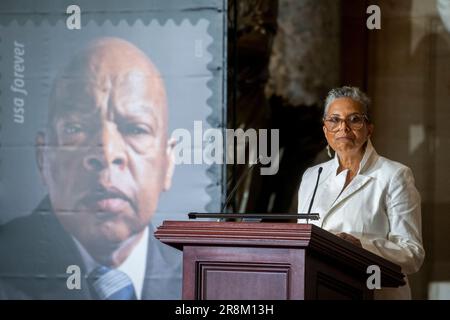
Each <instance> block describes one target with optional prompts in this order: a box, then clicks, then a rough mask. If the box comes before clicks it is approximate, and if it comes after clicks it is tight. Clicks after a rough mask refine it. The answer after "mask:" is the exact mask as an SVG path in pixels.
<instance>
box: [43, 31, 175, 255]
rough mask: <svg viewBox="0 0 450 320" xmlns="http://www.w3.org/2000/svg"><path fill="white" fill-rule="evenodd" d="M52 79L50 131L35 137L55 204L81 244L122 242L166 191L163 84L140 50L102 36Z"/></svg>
mask: <svg viewBox="0 0 450 320" xmlns="http://www.w3.org/2000/svg"><path fill="white" fill-rule="evenodd" d="M56 81H57V82H56V84H55V87H54V90H53V93H52V96H51V99H50V111H49V113H50V114H49V119H50V123H49V130H48V133H47V136H46V137H44V136H43V135H42V134H41V135H40V136H38V144H39V145H41V146H42V145H44V144H45V145H46V148H40V150H41V151H40V152H39V154H38V159H40V167H41V171H42V175H43V178H44V180H45V183H46V185H47V187H48V189H49V196H50V201H51V204H52V207H53V209H54V211H55V213H56V215H57V216H58V218H59V220H60V222H61V223H62V224H63V226H64V228H65V229H66V230H67V231H69V232H70V233H71V234H73V235H74V236H75V237H76V238H77V239H78V240H79V241H80V242H82V243H83V244H84V245H85V246H86V247H90V248H92V247H94V248H98V249H99V250H103V249H106V248H105V246H107V247H108V248H109V247H111V246H112V247H114V246H117V245H120V244H121V243H123V241H124V240H126V239H129V238H130V237H131V236H132V235H134V234H137V233H139V232H140V231H142V230H143V229H144V228H145V227H146V226H147V225H148V223H149V222H150V219H151V217H152V215H153V213H154V212H155V210H156V207H157V203H158V198H159V195H160V192H161V191H163V190H166V189H168V188H169V186H170V180H171V176H172V169H173V159H172V157H171V146H169V145H168V143H167V133H166V132H167V102H166V94H165V89H164V85H163V82H162V79H161V77H160V75H159V73H158V71H157V70H156V68H155V67H154V66H153V65H152V63H151V62H150V61H149V60H148V58H147V57H146V56H145V55H144V54H143V53H142V52H140V51H139V50H138V49H137V48H135V47H134V46H132V45H131V44H129V43H127V42H125V41H121V40H118V39H106V40H105V39H103V40H101V41H98V42H96V43H94V45H92V46H90V47H89V48H88V49H87V50H86V51H84V52H83V53H82V54H81V55H79V56H77V57H76V58H75V59H74V60H73V61H72V62H71V64H70V65H69V66H68V67H67V68H66V69H65V70H64V72H63V73H62V75H60V77H58V79H57V80H56ZM42 149H44V150H42ZM102 248H103V249H102Z"/></svg>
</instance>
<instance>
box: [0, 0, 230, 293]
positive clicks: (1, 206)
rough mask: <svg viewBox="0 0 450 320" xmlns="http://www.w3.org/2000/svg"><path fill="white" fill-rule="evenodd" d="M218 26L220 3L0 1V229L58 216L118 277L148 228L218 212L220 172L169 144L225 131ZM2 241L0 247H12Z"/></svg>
mask: <svg viewBox="0 0 450 320" xmlns="http://www.w3.org/2000/svg"><path fill="white" fill-rule="evenodd" d="M225 24H226V2H225V1H219V0H195V1H194V0H192V1H185V0H183V1H178V0H171V1H170V0H169V1H166V0H159V1H146V0H128V1H121V0H109V1H106V0H89V1H87V0H85V1H81V0H80V1H52V0H48V1H45V0H42V1H31V0H30V1H27V0H14V1H13V0H10V1H9V0H6V1H1V2H0V225H7V227H6V228H5V229H2V230H10V229H11V227H10V226H11V222H12V223H13V225H14V222H15V220H18V222H17V225H20V224H21V223H22V222H23V223H22V224H25V221H26V219H27V218H28V217H30V215H31V216H33V214H34V215H39V216H41V217H42V216H44V217H45V216H56V217H57V219H56V221H57V223H58V224H60V225H62V227H63V229H64V230H65V231H69V232H68V233H69V234H70V236H71V237H72V238H73V240H74V242H75V244H76V246H77V247H78V249H79V250H78V251H79V253H81V256H82V257H83V261H84V262H86V261H87V260H89V259H90V258H93V261H95V262H96V263H99V262H100V261H101V260H102V259H103V260H105V261H103V262H105V264H109V265H113V266H114V265H116V266H117V265H122V264H123V262H124V261H123V260H125V262H127V261H128V260H127V258H128V257H129V255H128V254H127V253H130V252H134V251H133V250H134V249H133V248H134V245H130V247H131V249H129V250H128V251H127V250H126V249H124V248H122V247H121V246H122V245H123V244H124V243H131V242H133V241H134V242H135V246H136V247H139V246H140V244H141V243H142V242H143V241H141V240H139V241H138V240H137V239H136V238H139V239H140V238H146V239H147V237H152V232H147V230H150V231H152V230H151V228H147V226H151V227H152V228H154V227H155V226H157V225H159V224H160V223H161V222H162V221H163V220H166V219H172V220H180V219H186V218H187V216H186V214H187V212H189V211H199V212H205V211H212V212H214V211H215V212H217V211H219V210H220V208H221V207H222V204H223V198H224V177H225V171H224V170H225V166H224V165H222V164H211V163H204V162H192V163H186V162H184V163H179V162H177V161H176V158H177V156H178V157H179V154H176V153H180V152H181V153H183V152H184V153H186V152H187V153H189V154H196V153H198V151H199V150H196V149H198V148H203V146H202V145H200V146H199V145H198V144H195V143H194V141H193V143H192V144H184V145H185V146H186V145H190V146H191V150H181V149H180V148H178V149H177V144H178V143H179V141H177V140H176V139H175V138H173V136H172V133H173V132H174V131H176V130H179V129H183V130H185V131H186V130H187V132H191V133H192V135H191V136H192V138H193V139H194V138H195V137H196V136H198V135H199V133H195V132H193V131H194V127H198V124H199V123H200V124H201V127H202V130H207V129H209V128H213V129H219V130H224V129H225V126H226V119H225V115H226V113H225V96H226V95H225V92H224V90H225V89H224V88H225V82H224V78H225V72H224V70H226V65H225V64H226V57H225V52H226V46H225V41H224V37H225V35H226V26H225ZM195 124H196V125H195ZM200 137H201V133H200ZM200 139H201V138H200ZM21 219H22V220H21ZM23 219H24V220H23ZM91 225H93V227H90V226H91ZM46 227H48V224H47V225H46ZM36 228H41V231H42V233H46V232H47V231H49V230H47V229H45V228H44V229H45V230H44V229H43V228H42V227H39V226H36ZM17 230H27V228H19V227H18V228H17ZM8 232H9V231H5V232H4V231H0V237H3V238H2V241H3V244H2V245H3V246H2V248H0V249H1V250H6V251H8V250H9V249H8V248H7V247H8V243H6V244H5V241H6V242H11V243H10V244H12V243H15V241H14V240H17V239H13V238H14V237H12V238H11V234H10V233H8ZM17 232H18V231H17ZM2 233H3V234H2ZM6 233H8V238H5V237H6V236H5V234H6ZM149 235H150V236H149ZM16 236H17V238H21V239H22V238H27V237H30V238H32V237H37V235H34V234H19V233H17V234H16ZM5 239H6V240H5ZM11 239H12V240H11ZM29 240H30V242H31V241H32V240H31V239H29ZM54 240H55V241H56V242H57V241H59V240H58V239H54ZM20 241H22V240H20ZM23 241H25V240H23ZM37 241H40V240H39V239H37ZM108 241H109V242H108ZM44 242H45V241H44ZM93 243H94V244H93ZM102 243H103V247H102ZM111 243H113V245H111V246H112V247H114V248H112V247H111V246H109V245H110V244H111ZM138 244H139V245H138ZM22 245H23V246H24V247H23V248H26V246H25V244H21V246H22ZM149 245H150V244H149ZM111 248H112V249H111ZM122 249H123V250H125V251H123V252H126V253H124V257H125V258H124V259H122V261H111V260H114V259H115V257H116V256H117V255H118V254H119V251H121V250H122ZM11 250H12V249H11ZM102 250H104V251H102ZM108 250H109V251H108ZM139 250H142V248H141V249H139ZM135 251H136V250H135ZM149 252H150V251H149ZM8 253H11V252H8ZM119 256H120V255H119ZM147 258H148V257H147ZM40 259H41V260H42V256H41V257H40ZM49 259H50V258H49ZM44 260H45V259H44ZM119 260H120V259H119ZM138 260H139V259H138ZM3 261H6V260H3ZM8 263H9V262H8ZM0 264H2V262H0ZM6 264H7V263H6V262H5V263H3V266H1V265H0V269H1V268H3V267H5V266H6ZM11 264H12V262H11ZM85 264H86V263H85ZM88 264H89V263H88ZM9 267H11V266H9ZM148 267H149V266H148V265H147V268H148ZM162 268H164V267H163V266H161V269H162ZM82 269H83V268H82ZM87 269H89V268H87ZM91 269H92V268H91ZM5 270H6V271H5ZM8 270H9V269H7V268H6V267H5V269H2V270H0V271H1V272H2V278H1V280H5V281H6V282H8V279H9V278H8V277H10V276H11V277H14V275H8ZM28 271H29V270H25V271H24V273H23V274H27V272H28ZM36 272H37V271H36ZM57 272H58V273H61V272H62V274H63V275H64V272H66V270H65V269H64V270H62V269H58V271H57ZM158 272H159V273H158ZM158 272H157V273H156V274H157V276H155V275H154V274H153V275H151V276H149V275H147V274H146V276H145V279H146V281H147V278H155V277H156V278H157V277H160V278H161V277H162V278H164V277H166V276H165V275H164V274H162V273H161V271H158ZM175 273H176V272H175ZM175 273H174V274H175ZM5 274H6V275H5ZM23 274H22V275H23ZM47 276H48V277H49V278H51V277H52V276H54V275H51V274H50V275H47ZM141 276H142V275H141ZM178 276H179V274H177V275H176V277H178ZM58 277H61V274H59V275H58ZM132 278H133V277H132ZM133 280H135V279H133ZM134 282H135V281H134ZM137 282H138V284H137V285H138V286H142V283H141V284H139V281H137ZM7 285H8V286H9V285H10V284H7ZM135 285H136V283H135ZM155 285H156V284H155ZM11 286H15V284H14V283H13V284H12V285H11ZM20 286H21V285H18V286H17V287H20ZM22 286H23V284H22ZM24 288H25V289H27V287H26V286H25V287H24ZM30 288H31V285H30ZM30 290H31V289H30ZM33 290H34V289H33ZM36 290H37V289H36ZM36 290H35V291H33V292H36ZM142 290H144V291H145V288H144V289H142ZM24 291H27V290H24ZM140 291H141V290H137V291H136V292H140ZM30 295H31V297H39V294H37V295H35V296H33V294H30ZM139 295H140V293H138V296H139ZM143 295H144V298H145V297H146V298H149V297H150V298H161V297H162V298H164V297H165V296H164V294H162V295H161V296H152V295H147V296H146V295H145V294H143ZM0 296H1V294H0ZM43 297H44V298H45V297H46V296H43ZM48 297H49V298H54V297H55V296H51V295H49V296H48ZM58 297H60V296H56V298H58ZM167 297H168V298H173V297H177V294H173V295H172V293H170V294H168V295H167Z"/></svg>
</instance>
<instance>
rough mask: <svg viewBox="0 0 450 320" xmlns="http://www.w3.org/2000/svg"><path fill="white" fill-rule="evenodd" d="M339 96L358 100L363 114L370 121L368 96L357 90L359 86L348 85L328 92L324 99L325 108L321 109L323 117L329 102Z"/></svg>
mask: <svg viewBox="0 0 450 320" xmlns="http://www.w3.org/2000/svg"><path fill="white" fill-rule="evenodd" d="M339 98H350V99H352V100H354V101H356V102H359V103H360V104H361V105H362V107H363V110H364V114H365V115H366V116H367V118H368V120H369V122H371V117H370V108H369V107H370V99H369V97H368V96H367V95H366V94H365V93H364V92H362V91H361V90H359V88H357V87H349V86H344V87H340V88H334V89H332V90H331V91H330V92H328V95H327V97H326V99H325V108H324V110H323V116H324V117H325V116H326V115H327V112H328V109H329V107H330V104H331V103H332V102H333V101H334V100H336V99H339Z"/></svg>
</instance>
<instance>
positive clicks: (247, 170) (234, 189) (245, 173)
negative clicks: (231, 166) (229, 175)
mask: <svg viewBox="0 0 450 320" xmlns="http://www.w3.org/2000/svg"><path fill="white" fill-rule="evenodd" d="M259 163H260V162H259V157H258V158H256V162H255V163H253V164H252V165H251V166H250V167H248V168H247V169H246V170H245V172H244V173H243V174H242V175H241V176H240V177H239V180H238V181H237V182H236V184H235V185H234V187H233V189H232V190H231V191H230V194H229V195H228V197H227V198H226V200H225V203H224V205H223V206H222V210H221V212H223V211H224V210H225V209H226V207H227V206H228V205H229V204H230V201H231V199H232V198H233V197H234V195H235V194H236V191H237V189H238V187H239V186H240V185H241V183H242V181H244V178H245V177H247V176H248V174H249V173H250V171H252V169H253V168H254V167H255V166H256V165H257V164H259Z"/></svg>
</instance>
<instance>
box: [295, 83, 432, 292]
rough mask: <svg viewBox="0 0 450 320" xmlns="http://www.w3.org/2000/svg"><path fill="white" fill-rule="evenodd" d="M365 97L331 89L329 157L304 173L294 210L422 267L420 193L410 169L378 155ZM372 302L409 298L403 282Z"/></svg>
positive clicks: (405, 266) (406, 268)
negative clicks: (331, 156)
mask: <svg viewBox="0 0 450 320" xmlns="http://www.w3.org/2000/svg"><path fill="white" fill-rule="evenodd" d="M369 107H370V100H369V98H368V97H367V96H366V95H365V94H364V93H363V92H362V91H360V90H359V89H358V88H355V87H341V88H336V89H333V90H331V91H330V92H329V93H328V96H327V98H326V100H325V109H324V115H323V132H324V134H325V137H326V139H327V142H328V148H331V149H333V150H334V152H335V156H334V158H333V159H331V160H329V161H328V162H325V163H322V164H319V165H317V166H314V167H311V168H309V169H307V170H306V171H305V173H304V174H303V178H302V182H301V185H300V189H299V206H298V211H299V212H300V213H304V212H307V211H310V212H314V213H319V214H320V220H318V221H313V222H312V223H314V224H316V225H318V226H320V227H322V228H323V229H325V230H328V231H330V232H332V233H335V234H336V235H337V236H339V237H341V238H343V239H345V240H348V241H350V242H352V243H354V244H355V245H357V246H361V247H363V248H364V249H366V250H368V251H371V252H373V253H375V254H377V255H379V256H381V257H383V258H385V259H387V260H390V261H392V262H394V263H396V264H398V265H400V266H401V268H402V272H403V273H405V274H407V275H408V274H412V273H414V272H417V271H418V270H419V268H420V266H421V265H422V262H423V259H424V256H425V251H424V249H423V245H422V231H421V208H420V195H419V192H418V191H417V189H416V187H415V183H414V177H413V174H412V172H411V169H410V168H408V167H407V166H405V165H403V164H401V163H398V162H395V161H392V160H389V159H386V158H384V157H382V156H380V155H378V154H377V152H376V151H375V149H374V147H373V145H372V143H371V141H370V137H371V135H372V133H373V130H374V125H373V123H372V122H371V117H370V112H369ZM375 298H376V299H410V298H411V292H410V287H409V284H408V281H407V279H406V285H404V286H402V287H399V288H383V289H381V290H376V292H375Z"/></svg>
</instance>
